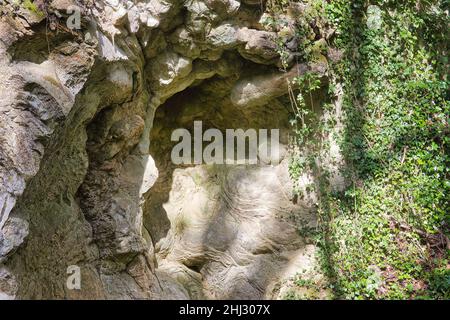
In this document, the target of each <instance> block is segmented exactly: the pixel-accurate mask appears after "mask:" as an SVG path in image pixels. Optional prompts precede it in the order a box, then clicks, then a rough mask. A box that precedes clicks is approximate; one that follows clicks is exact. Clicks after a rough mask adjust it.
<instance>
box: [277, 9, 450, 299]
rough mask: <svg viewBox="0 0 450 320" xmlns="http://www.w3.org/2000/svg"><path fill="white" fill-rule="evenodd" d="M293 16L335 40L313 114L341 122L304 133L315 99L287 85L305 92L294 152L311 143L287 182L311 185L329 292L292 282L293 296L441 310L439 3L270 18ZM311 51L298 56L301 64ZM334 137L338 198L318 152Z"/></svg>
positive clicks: (442, 35) (443, 83)
mask: <svg viewBox="0 0 450 320" xmlns="http://www.w3.org/2000/svg"><path fill="white" fill-rule="evenodd" d="M299 4H300V5H306V8H309V9H308V10H309V11H308V12H310V14H311V13H312V15H310V16H309V17H308V16H307V15H306V19H309V21H308V20H307V21H306V23H307V24H309V25H310V26H312V27H314V26H315V25H320V24H321V23H322V24H323V23H328V24H329V25H330V26H331V28H332V30H333V32H334V33H333V35H332V36H330V37H329V39H328V40H327V47H328V48H326V49H325V51H326V52H327V56H328V62H329V64H330V73H331V75H330V78H331V80H330V83H329V86H328V99H326V101H325V102H324V103H323V105H322V107H323V109H324V110H325V113H326V112H327V110H328V112H332V113H333V112H335V111H336V110H335V108H337V107H342V111H343V115H342V119H333V120H332V121H330V119H329V117H326V116H323V117H317V116H316V117H309V121H307V122H306V123H305V122H304V121H303V115H305V114H310V113H311V112H310V111H309V112H308V111H307V109H308V108H311V104H309V105H308V106H307V104H305V102H304V101H305V100H307V99H308V95H309V93H310V91H311V90H315V89H317V88H316V87H315V86H313V88H311V86H310V84H311V81H310V80H311V79H305V78H302V79H297V80H298V81H300V82H301V84H303V86H301V88H303V89H301V90H300V92H299V93H300V94H299V95H298V97H297V101H295V102H294V103H293V105H294V106H295V107H296V108H299V110H300V113H299V112H296V113H295V114H296V116H294V119H293V124H294V126H296V127H297V128H299V129H297V133H298V137H297V140H296V141H297V142H298V143H299V144H300V148H303V147H304V145H302V143H304V141H306V140H307V138H308V139H311V142H309V143H308V145H307V149H308V150H309V151H310V152H309V153H308V156H307V157H304V156H303V155H302V154H300V153H297V154H296V156H294V159H292V160H291V169H290V171H291V177H292V178H293V179H294V180H295V179H299V177H300V176H301V174H302V172H303V171H304V170H310V171H312V172H313V173H314V177H315V178H316V179H315V182H314V183H313V184H312V185H311V188H312V189H314V190H316V191H318V192H319V194H320V196H319V199H318V202H317V210H318V212H319V214H320V221H321V222H320V224H319V227H318V229H317V230H312V232H311V230H308V231H309V232H310V233H311V236H312V237H313V238H314V239H315V241H316V243H317V244H318V245H319V246H320V248H321V256H320V258H321V261H322V267H323V271H324V272H325V273H326V274H327V276H328V282H327V284H317V283H314V281H311V279H303V278H302V277H301V275H299V277H298V279H297V281H296V284H297V285H298V286H308V287H314V286H316V287H317V286H319V288H316V291H317V290H320V289H323V288H320V287H328V288H329V289H331V291H332V293H333V294H332V297H334V298H350V299H377V298H388V299H409V298H416V299H420V298H443V299H449V298H450V265H449V252H450V251H449V249H450V243H449V240H448V236H449V231H450V230H449V226H450V220H449V218H450V216H449V206H448V199H450V194H449V188H450V183H449V181H448V177H449V161H450V157H449V142H450V141H449V122H448V120H449V119H448V116H449V111H450V109H449V107H450V103H449V95H448V79H447V70H448V43H449V37H448V23H449V20H448V2H447V1H390V0H379V1H375V0H371V1H367V0H353V1H347V0H335V1H319V0H312V1H303V2H289V1H272V2H269V10H271V11H272V12H286V11H287V10H292V7H298V8H299V7H300V6H299ZM290 8H291V9H290ZM299 17H301V18H299V20H302V19H305V15H302V16H300V15H299ZM280 23H281V22H280ZM304 24H305V22H304V21H302V22H301V23H299V26H302V25H304ZM298 33H299V34H300V35H301V34H302V33H303V31H302V30H301V28H299V30H298ZM313 45H314V44H313V43H310V44H307V47H303V48H299V49H301V50H303V51H304V52H311V51H312V50H311V49H310V48H311V46H313ZM308 46H309V47H308ZM336 56H337V57H338V59H336ZM311 58H314V57H313V56H311V55H309V56H306V57H305V59H311ZM310 78H311V77H310ZM316 108H317V106H316ZM298 114H300V116H298ZM336 121H339V122H340V124H339V125H337V124H336ZM336 126H339V130H338V131H334V130H332V128H335V127H336ZM332 134H333V135H335V137H334V139H335V140H336V141H337V142H338V145H339V147H340V150H341V153H342V156H343V158H344V163H345V165H344V166H343V167H342V168H341V174H342V175H343V177H345V181H346V183H345V187H344V188H343V190H338V191H336V190H335V188H333V186H332V185H331V184H330V176H331V172H329V170H327V168H326V166H322V163H323V162H324V158H325V157H327V156H328V155H329V148H330V146H329V145H324V144H323V141H324V138H325V137H327V136H329V135H332ZM303 150H305V149H303ZM311 150H312V151H311ZM327 150H328V151H327ZM301 231H302V232H305V230H301ZM313 291H314V290H313ZM286 298H293V299H295V298H304V297H301V296H297V295H296V294H295V293H293V294H291V295H288V296H287V297H286Z"/></svg>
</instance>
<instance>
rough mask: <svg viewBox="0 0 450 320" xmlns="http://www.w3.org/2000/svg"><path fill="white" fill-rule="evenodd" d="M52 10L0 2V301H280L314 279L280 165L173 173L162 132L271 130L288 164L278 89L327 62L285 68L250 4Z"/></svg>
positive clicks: (300, 208)
mask: <svg viewBox="0 0 450 320" xmlns="http://www.w3.org/2000/svg"><path fill="white" fill-rule="evenodd" d="M44 3H45V4H43V5H39V6H38V7H37V8H36V9H35V10H30V9H27V8H22V7H20V6H18V5H17V4H15V2H14V1H3V2H2V4H1V5H0V8H1V13H2V14H1V15H0V70H1V72H0V299H23V298H31V299H41V298H44V299H59V298H68V299H78V298H84V299H104V298H109V299H137V298H139V299H142V298H144V299H165V298H166V299H179V298H187V299H190V298H192V299H195V298H210V299H216V298H243V299H246V298H248V299H252V298H279V295H278V294H279V291H280V289H279V288H280V286H281V287H282V283H283V281H286V279H289V277H292V276H293V275H295V272H296V271H295V268H293V267H292V266H293V265H295V266H297V265H298V264H299V263H300V264H302V263H303V262H302V261H306V260H307V261H308V263H303V264H304V265H305V264H306V265H308V266H312V265H313V264H314V261H312V260H311V261H310V260H308V259H309V258H307V256H308V255H311V254H312V253H313V252H314V247H311V246H308V245H307V243H306V242H305V239H304V238H302V237H301V236H300V235H299V233H298V226H297V221H298V219H302V220H304V221H305V224H306V225H308V226H315V223H316V219H315V215H314V210H313V205H312V204H311V203H310V202H308V201H306V200H305V201H303V202H302V201H299V202H296V201H294V200H293V195H292V192H291V190H292V186H291V184H290V179H289V174H288V159H287V157H286V156H285V154H284V153H283V156H282V159H281V160H282V161H281V162H280V164H279V165H276V166H271V165H270V164H263V165H257V166H245V165H242V166H241V165H239V166H225V165H217V166H207V165H193V166H175V165H174V164H173V163H172V162H171V161H170V150H171V148H172V147H173V145H174V143H173V142H172V141H170V134H171V132H172V130H174V129H176V128H187V129H189V130H191V129H192V125H193V121H195V120H202V121H203V123H204V125H205V127H206V126H207V127H208V128H219V129H221V130H225V129H227V128H243V129H247V128H255V129H262V128H269V129H270V128H279V129H281V141H282V148H283V150H284V149H286V148H287V145H288V140H289V139H288V136H289V121H288V120H289V104H288V102H286V101H287V100H286V95H287V83H288V82H289V81H291V80H292V78H293V77H295V76H296V75H299V74H301V73H304V72H307V71H308V70H311V69H314V68H315V70H319V72H320V73H322V75H323V76H325V75H326V62H323V61H322V62H318V64H316V65H308V64H301V63H300V64H298V65H295V66H292V69H290V70H287V71H282V70H280V69H279V68H278V67H277V66H279V65H280V57H279V55H278V53H277V46H276V42H275V41H276V37H277V34H276V32H273V31H267V30H263V28H262V26H261V24H260V23H259V20H260V18H261V16H262V14H263V12H262V11H261V6H260V1H253V0H244V1H236V0H190V1H181V0H150V1H124V0H100V1H75V0H73V1H69V0H67V1H57V0H53V1H47V2H44ZM74 5H76V6H77V8H78V9H76V8H75V7H73V6H74ZM74 8H75V9H74ZM74 10H75V11H74ZM77 10H79V11H77ZM74 12H79V16H80V18H81V21H80V28H79V29H70V28H68V24H67V21H68V20H69V19H72V18H74V17H75V18H76V16H73V13H74ZM48 26H50V28H48ZM294 51H295V48H293V51H292V54H295V52H294ZM206 129H207V128H205V130H206ZM305 259H306V260H305ZM299 261H300V262H299ZM70 266H77V267H78V268H79V270H80V272H81V288H79V289H77V290H72V289H71V288H69V286H67V279H68V276H69V274H68V273H67V270H68V267H70ZM311 269H312V267H311Z"/></svg>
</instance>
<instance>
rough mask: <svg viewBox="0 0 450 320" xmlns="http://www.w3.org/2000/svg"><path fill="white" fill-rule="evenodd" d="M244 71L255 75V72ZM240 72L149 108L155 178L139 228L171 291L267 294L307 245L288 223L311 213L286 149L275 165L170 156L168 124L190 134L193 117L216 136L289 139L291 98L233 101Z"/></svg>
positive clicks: (254, 296) (310, 219)
mask: <svg viewBox="0 0 450 320" xmlns="http://www.w3.org/2000/svg"><path fill="white" fill-rule="evenodd" d="M243 70H245V69H243ZM247 70H248V69H247ZM250 70H251V71H249V74H253V73H254V68H253V69H252V68H250ZM244 72H245V71H244ZM242 78H244V79H245V75H244V76H242V75H241V76H236V75H234V76H231V77H220V76H215V77H213V78H211V79H208V80H207V81H203V82H199V83H195V84H194V85H193V86H191V87H190V88H188V89H186V90H184V91H182V92H180V93H178V94H176V95H174V96H173V97H171V98H170V99H168V100H167V101H166V102H165V103H164V104H163V105H162V106H160V107H159V108H158V110H157V111H156V114H155V118H154V125H153V128H152V131H151V148H150V154H151V155H152V157H153V158H154V160H155V164H156V167H157V168H158V171H159V176H158V179H157V180H156V183H155V184H154V185H153V187H152V188H151V189H150V190H149V192H148V193H147V194H146V195H145V198H146V202H145V207H144V226H145V228H146V229H147V230H148V232H149V234H150V235H151V238H152V242H153V244H154V250H155V255H156V258H157V261H158V269H157V273H159V275H160V276H161V277H163V276H165V279H168V278H170V279H171V280H170V281H172V286H171V287H172V288H178V289H177V290H178V291H177V290H175V289H174V290H175V291H177V292H178V293H177V294H175V296H177V297H185V298H193V299H200V298H212V299H217V298H229V299H261V298H265V297H272V296H273V295H274V291H273V290H272V289H271V288H274V287H275V286H276V284H277V283H278V282H279V281H282V279H284V277H285V276H286V274H285V272H287V270H288V266H289V265H290V263H292V261H294V260H295V259H298V257H299V256H302V257H304V254H305V252H306V250H307V249H306V247H305V242H304V239H303V238H302V237H301V236H300V235H299V233H298V228H297V224H296V221H297V220H296V219H297V217H298V216H299V215H301V216H302V219H304V220H305V221H306V223H309V224H314V223H315V218H314V217H315V216H314V214H313V213H312V211H311V210H310V209H309V208H308V207H307V206H306V205H305V204H303V203H294V201H293V194H292V190H293V188H292V184H291V182H290V178H289V173H288V162H289V160H288V157H287V156H286V152H283V153H282V161H281V162H280V163H279V164H278V165H276V166H273V165H270V164H264V163H259V164H258V165H205V164H204V165H174V164H173V163H172V161H171V150H172V148H173V146H174V145H176V144H177V142H173V141H171V135H172V132H173V130H175V129H179V128H185V129H187V130H189V131H190V132H191V133H193V126H194V121H202V123H203V129H204V130H207V129H210V128H215V129H219V130H220V131H222V132H225V130H226V129H238V128H241V129H244V130H247V129H256V130H259V129H274V128H276V129H280V142H281V146H282V148H283V147H286V146H287V145H288V140H289V134H290V130H291V129H290V125H289V113H290V112H289V110H290V106H289V105H288V104H289V100H288V99H287V98H286V97H281V98H275V99H270V101H265V103H262V104H260V105H253V106H248V107H247V106H246V107H242V106H236V105H235V104H233V102H232V101H231V97H230V93H231V92H232V90H233V87H234V86H235V85H236V82H237V81H238V80H239V79H241V80H240V81H242ZM248 85H251V82H250V81H249V83H248ZM284 150H286V148H284ZM283 156H284V158H283ZM167 276H168V277H167ZM275 295H276V294H275Z"/></svg>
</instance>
